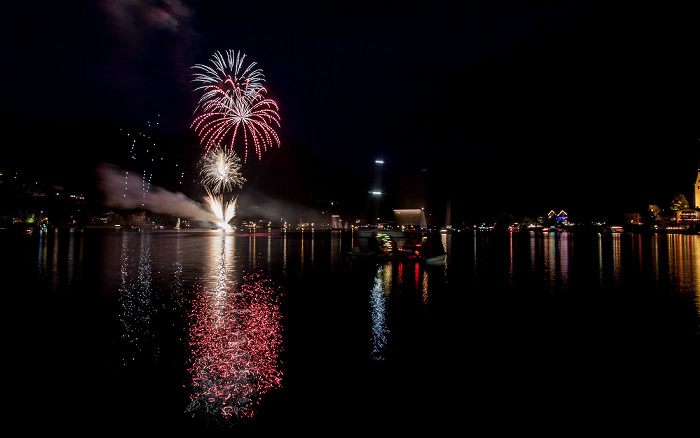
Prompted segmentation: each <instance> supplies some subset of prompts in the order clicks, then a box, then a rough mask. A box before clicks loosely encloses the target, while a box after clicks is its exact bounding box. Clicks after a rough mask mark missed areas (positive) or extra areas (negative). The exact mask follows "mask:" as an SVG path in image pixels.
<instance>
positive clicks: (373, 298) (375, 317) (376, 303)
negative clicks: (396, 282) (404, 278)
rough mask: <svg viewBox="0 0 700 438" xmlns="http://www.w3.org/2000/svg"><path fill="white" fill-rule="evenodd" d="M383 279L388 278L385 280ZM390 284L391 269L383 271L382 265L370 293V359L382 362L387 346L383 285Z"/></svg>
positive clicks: (385, 291)
mask: <svg viewBox="0 0 700 438" xmlns="http://www.w3.org/2000/svg"><path fill="white" fill-rule="evenodd" d="M385 273H386V275H385ZM385 277H388V279H387V278H385ZM387 280H388V284H391V269H389V270H386V271H385V270H384V267H383V266H382V265H379V267H378V268H377V275H375V277H374V285H373V286H372V290H371V292H370V296H369V297H370V299H369V304H370V314H371V316H372V359H374V360H384V356H383V353H384V350H385V349H386V345H387V335H388V334H389V328H388V326H387V321H386V296H387V295H388V291H387V289H386V288H385V284H387Z"/></svg>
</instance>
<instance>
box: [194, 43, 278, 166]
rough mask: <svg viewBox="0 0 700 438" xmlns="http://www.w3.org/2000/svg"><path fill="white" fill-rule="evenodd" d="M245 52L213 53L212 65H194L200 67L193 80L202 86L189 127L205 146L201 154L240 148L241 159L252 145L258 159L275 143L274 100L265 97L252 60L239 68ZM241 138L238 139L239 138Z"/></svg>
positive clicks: (275, 112) (260, 71)
mask: <svg viewBox="0 0 700 438" xmlns="http://www.w3.org/2000/svg"><path fill="white" fill-rule="evenodd" d="M244 58H245V55H243V56H242V57H241V56H240V52H239V53H238V55H234V53H233V51H228V52H227V59H226V60H225V59H224V57H223V55H221V54H220V53H219V52H216V53H215V54H214V57H213V58H212V63H213V64H214V67H213V68H212V67H209V66H204V65H201V64H198V65H196V66H195V67H194V68H197V69H199V70H200V72H199V73H197V74H195V75H194V79H193V81H195V82H201V83H203V84H204V85H202V86H201V87H199V88H197V89H196V90H201V91H202V92H203V94H202V97H201V98H200V100H199V105H198V107H197V111H196V113H198V115H197V116H196V117H195V118H194V120H193V122H192V128H194V130H195V132H197V134H198V135H199V137H200V141H201V143H202V144H203V145H204V146H205V148H206V151H205V154H209V152H210V151H211V150H212V149H216V148H218V147H221V148H222V149H228V150H229V151H230V152H233V151H234V149H235V148H237V147H239V148H240V147H242V148H243V151H244V153H243V161H247V159H248V149H249V146H251V145H252V146H253V147H254V148H255V153H256V154H257V156H258V159H260V158H261V154H262V152H263V151H265V150H267V148H268V147H270V146H272V145H273V144H276V145H277V146H278V147H279V145H280V140H279V137H278V136H277V133H276V132H275V129H274V128H273V126H272V125H277V127H279V126H280V117H279V113H278V110H279V108H278V106H277V103H276V102H275V101H274V100H272V99H268V98H266V97H265V94H266V93H267V90H266V89H265V87H263V86H262V82H263V81H264V75H263V73H262V70H261V69H253V67H254V66H255V63H253V64H251V65H249V66H248V67H247V68H245V69H243V59H244ZM241 137H242V139H241Z"/></svg>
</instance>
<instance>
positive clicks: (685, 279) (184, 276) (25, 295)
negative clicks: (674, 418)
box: [0, 230, 700, 432]
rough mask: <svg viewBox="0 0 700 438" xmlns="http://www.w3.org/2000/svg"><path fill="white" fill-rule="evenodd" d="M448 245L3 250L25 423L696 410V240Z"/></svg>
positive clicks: (568, 238)
mask: <svg viewBox="0 0 700 438" xmlns="http://www.w3.org/2000/svg"><path fill="white" fill-rule="evenodd" d="M441 237H442V242H443V246H444V248H445V250H446V252H447V257H446V260H445V262H444V263H442V264H440V265H439V266H425V265H424V264H422V263H416V262H414V261H407V260H398V259H393V260H392V259H390V260H383V261H376V260H371V259H369V260H351V259H348V257H347V253H348V252H349V250H350V248H351V247H352V246H356V245H358V244H360V243H362V242H361V241H358V240H357V239H358V238H357V237H354V236H353V235H352V234H351V233H341V232H310V231H307V232H304V233H267V234H265V233H262V234H254V235H245V234H233V233H222V232H220V231H208V230H203V231H180V232H174V231H158V232H140V233H138V232H129V231H121V232H115V231H98V230H85V231H84V232H77V231H70V230H59V231H51V232H48V233H35V234H32V235H17V234H10V233H5V234H2V235H0V242H2V247H3V248H4V249H5V250H4V253H5V254H4V256H5V261H4V263H3V272H4V275H3V278H4V279H5V287H3V289H4V290H5V296H6V307H5V309H6V310H5V312H6V317H7V318H6V321H7V323H6V325H5V326H6V327H5V333H6V336H7V338H8V343H7V346H6V348H7V350H6V351H8V352H10V354H9V355H7V357H8V358H9V364H10V368H9V370H8V371H7V376H6V378H7V379H9V380H10V381H11V382H12V391H11V393H12V394H13V395H15V397H14V399H15V400H16V403H15V409H14V410H15V411H17V412H18V414H21V416H22V418H23V419H26V420H24V421H25V423H24V424H26V425H27V428H28V429H32V428H35V427H40V426H41V427H43V428H46V429H47V430H53V428H58V429H62V430H63V429H65V430H67V429H68V428H70V429H71V430H74V429H76V428H77V429H89V430H98V431H106V430H114V429H123V430H132V429H133V430H144V429H147V430H153V431H161V432H162V431H195V432H196V431H202V430H229V429H231V428H233V429H238V430H241V431H242V430H267V429H275V430H290V429H295V430H296V429H299V430H317V431H318V430H324V429H323V428H325V427H329V426H330V427H357V428H358V429H364V428H369V427H374V426H376V425H381V426H383V427H387V428H390V429H394V428H399V427H406V428H407V429H408V430H411V428H413V427H418V426H421V427H427V428H430V429H431V430H439V429H440V428H445V429H450V428H451V427H454V425H456V424H465V422H468V423H469V424H486V423H488V424H497V425H498V426H497V429H500V428H501V427H506V425H505V424H501V423H502V421H503V419H504V418H517V419H519V421H521V422H524V424H529V425H537V426H538V427H553V425H555V424H559V423H560V422H559V421H558V420H557V421H554V420H553V417H556V418H558V419H561V423H565V424H569V425H570V424H572V422H576V421H580V420H581V418H582V417H583V416H586V415H590V414H591V413H592V412H593V411H595V412H596V416H595V418H596V419H608V420H609V419H620V418H622V417H621V416H622V415H623V414H621V413H620V412H619V411H618V410H617V408H618V407H619V403H623V404H625V405H627V406H629V405H632V406H634V407H635V408H636V409H637V411H639V410H640V409H642V410H643V411H645V412H646V411H656V410H658V412H661V411H662V410H665V409H666V408H667V407H668V406H674V409H675V410H676V412H677V415H678V416H680V417H682V416H683V415H684V410H685V409H688V408H690V407H691V405H690V402H688V401H687V400H688V398H687V397H685V395H687V394H686V393H685V391H684V388H689V387H690V385H691V384H692V383H693V381H694V380H695V379H696V377H697V376H696V374H695V372H696V368H695V366H697V362H696V359H697V358H696V353H697V347H698V344H697V338H698V321H699V315H698V309H699V308H700V306H699V297H700V256H699V255H698V246H699V245H700V237H698V236H682V235H668V236H667V235H623V234H616V235H598V234H595V235H576V236H574V235H572V234H560V235H550V236H542V235H536V234H531V233H515V234H511V233H504V234H498V233H472V232H468V233H459V234H451V235H443V236H441ZM535 400H537V401H536V402H535ZM661 400H663V403H661V402H660V401H661ZM684 400H685V401H684ZM593 406H595V408H593ZM494 422H495V423H494ZM589 422H590V418H589Z"/></svg>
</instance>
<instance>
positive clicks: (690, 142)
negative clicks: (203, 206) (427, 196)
mask: <svg viewBox="0 0 700 438" xmlns="http://www.w3.org/2000/svg"><path fill="white" fill-rule="evenodd" d="M642 3H644V4H642ZM1 15H2V18H1V19H0V20H2V21H1V22H0V35H1V36H2V41H3V44H2V46H1V48H0V50H1V52H0V53H1V59H2V65H3V68H2V69H0V71H1V73H0V75H1V76H0V86H1V87H2V95H1V96H0V110H2V111H9V112H13V113H20V114H24V115H29V116H31V117H33V118H36V119H38V120H41V121H45V122H50V123H54V122H59V123H60V122H66V121H71V120H76V119H81V118H101V119H106V120H110V121H115V122H119V123H126V124H129V125H132V126H135V127H137V128H141V129H149V130H151V132H153V133H155V134H176V133H181V132H184V131H187V130H188V129H189V124H190V121H191V117H192V112H193V110H194V108H195V104H196V101H197V98H198V96H197V95H195V94H194V93H193V89H194V86H193V85H192V83H191V82H190V80H191V66H192V65H194V64H197V63H207V62H208V60H209V59H210V57H211V55H212V54H213V52H214V51H216V50H221V51H223V50H226V49H235V50H241V51H242V52H244V53H246V54H247V58H246V60H249V61H255V62H257V63H258V66H259V67H260V68H262V69H263V70H264V72H265V76H266V85H267V89H268V97H270V98H272V99H275V100H276V101H277V102H278V104H279V106H280V111H279V112H280V116H281V123H282V127H281V129H279V132H280V133H281V134H282V135H284V136H286V137H288V138H291V139H293V140H294V141H296V142H298V143H299V144H301V145H303V146H305V147H306V148H308V149H310V150H311V151H313V152H314V153H316V154H318V155H320V156H321V157H322V158H324V159H326V160H328V161H329V162H331V163H333V164H336V165H341V166H346V167H350V168H356V169H362V170H364V171H371V166H372V164H373V162H374V160H375V159H376V158H382V159H384V160H386V161H387V169H388V170H390V171H395V172H398V173H408V174H410V173H411V172H420V173H422V174H426V172H429V174H430V175H433V176H432V181H434V182H437V184H440V185H443V186H444V187H445V192H444V197H445V198H452V199H456V198H460V199H462V201H463V204H472V208H474V209H478V208H479V202H484V203H488V204H489V207H490V208H494V209H498V208H501V209H502V210H507V209H508V208H509V205H511V204H518V205H520V206H523V205H533V206H536V207H537V208H545V206H547V207H546V208H550V207H549V206H550V205H551V208H564V207H569V208H579V209H581V210H583V209H590V208H593V207H594V206H601V205H605V206H613V205H619V204H623V207H624V208H628V207H629V208H637V207H638V206H639V205H641V204H643V203H644V202H646V201H647V200H649V201H656V199H651V198H653V196H665V195H666V193H667V192H670V191H674V190H687V192H688V194H690V189H691V188H692V184H693V182H694V178H695V170H696V168H697V163H698V155H699V154H698V151H699V150H700V147H699V143H698V139H699V138H700V132H699V131H700V118H699V117H698V116H699V114H698V102H700V100H699V99H698V97H699V96H698V94H699V93H698V77H699V75H698V68H697V67H696V62H695V59H696V58H697V43H698V26H697V24H696V23H693V21H692V19H691V18H692V17H691V14H690V13H689V11H686V10H683V9H682V8H678V7H675V6H668V5H666V4H663V3H656V4H653V5H646V2H636V1H628V2H617V1H499V2H492V1H487V2H473V1H459V2H442V1H416V2H414V1H402V2H374V1H371V2H362V1H360V2H358V1H354V2H265V1H256V2H252V1H251V2H236V1H210V0H207V1H174V0H173V1H146V0H143V1H139V0H111V1H109V0H102V1H53V2H52V1H33V2H20V1H16V2H11V3H8V2H6V3H5V4H4V5H3V11H2V14H1ZM148 122H151V127H148ZM155 122H158V123H159V125H158V126H157V128H156V127H154V126H153V123H155ZM282 147H284V145H282ZM88 152H89V151H88ZM263 159H264V158H263ZM676 179H677V180H676ZM686 186H687V187H686ZM659 187H661V188H659ZM652 191H653V192H654V193H653V196H652V195H651V194H650V193H651V192H652ZM623 207H621V208H623Z"/></svg>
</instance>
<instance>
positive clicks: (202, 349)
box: [186, 236, 282, 420]
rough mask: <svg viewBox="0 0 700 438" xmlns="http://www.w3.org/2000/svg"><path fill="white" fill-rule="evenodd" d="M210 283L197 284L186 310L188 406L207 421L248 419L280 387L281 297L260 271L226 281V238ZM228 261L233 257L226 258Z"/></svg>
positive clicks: (221, 242) (229, 268)
mask: <svg viewBox="0 0 700 438" xmlns="http://www.w3.org/2000/svg"><path fill="white" fill-rule="evenodd" d="M220 245H221V248H220V251H219V260H218V263H217V266H216V278H215V281H214V282H213V284H211V285H209V286H207V285H204V284H199V285H197V290H196V294H195V296H194V297H193V299H192V302H191V305H190V310H189V312H188V320H189V337H188V344H189V347H190V359H189V369H188V371H189V374H190V387H191V390H192V393H191V395H190V403H189V405H188V406H187V408H186V412H190V413H192V414H193V416H194V415H196V414H197V413H202V414H203V415H204V416H205V418H206V419H208V420H218V419H220V418H223V419H229V418H231V417H251V416H253V415H254V409H253V407H254V405H255V404H256V403H257V402H258V400H259V399H260V397H261V396H262V395H263V394H264V393H266V392H267V391H269V390H270V389H274V388H279V387H280V386H281V380H282V372H281V371H280V370H279V352H280V350H281V341H282V336H281V332H282V326H281V323H280V319H281V314H280V311H279V297H280V294H279V293H278V291H277V288H276V287H274V286H273V284H272V282H271V280H269V279H268V278H266V277H263V276H262V274H260V273H257V272H256V273H247V274H245V275H243V276H242V278H241V279H240V284H239V285H238V286H235V284H234V282H233V281H230V279H229V276H228V274H229V272H230V271H231V267H230V266H229V265H228V264H227V253H226V247H227V246H228V245H231V246H232V243H231V242H227V241H226V238H225V236H222V240H221V241H220ZM230 259H231V260H232V258H230Z"/></svg>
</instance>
